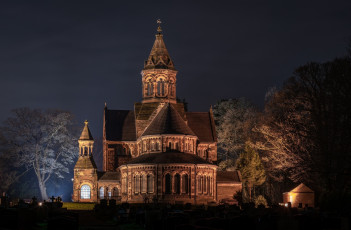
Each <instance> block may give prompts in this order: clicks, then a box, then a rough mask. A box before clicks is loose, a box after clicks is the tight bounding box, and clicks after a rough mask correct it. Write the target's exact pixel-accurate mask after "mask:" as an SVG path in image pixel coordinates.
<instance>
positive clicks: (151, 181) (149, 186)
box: [147, 174, 154, 193]
mask: <svg viewBox="0 0 351 230" xmlns="http://www.w3.org/2000/svg"><path fill="white" fill-rule="evenodd" d="M153 192H154V176H153V175H151V174H149V175H147V193H153Z"/></svg>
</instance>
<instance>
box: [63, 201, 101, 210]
mask: <svg viewBox="0 0 351 230" xmlns="http://www.w3.org/2000/svg"><path fill="white" fill-rule="evenodd" d="M94 206H95V203H73V202H63V206H62V208H67V210H93V209H94Z"/></svg>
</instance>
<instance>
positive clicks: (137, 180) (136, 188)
mask: <svg viewBox="0 0 351 230" xmlns="http://www.w3.org/2000/svg"><path fill="white" fill-rule="evenodd" d="M134 192H135V193H139V192H140V175H136V176H135V177H134Z"/></svg>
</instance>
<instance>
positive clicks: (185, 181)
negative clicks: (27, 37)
mask: <svg viewBox="0 0 351 230" xmlns="http://www.w3.org/2000/svg"><path fill="white" fill-rule="evenodd" d="M182 193H186V194H187V193H189V177H188V174H183V176H182Z"/></svg>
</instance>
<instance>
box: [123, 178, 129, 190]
mask: <svg viewBox="0 0 351 230" xmlns="http://www.w3.org/2000/svg"><path fill="white" fill-rule="evenodd" d="M127 191H128V184H127V177H123V178H122V193H123V194H126V193H127Z"/></svg>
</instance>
